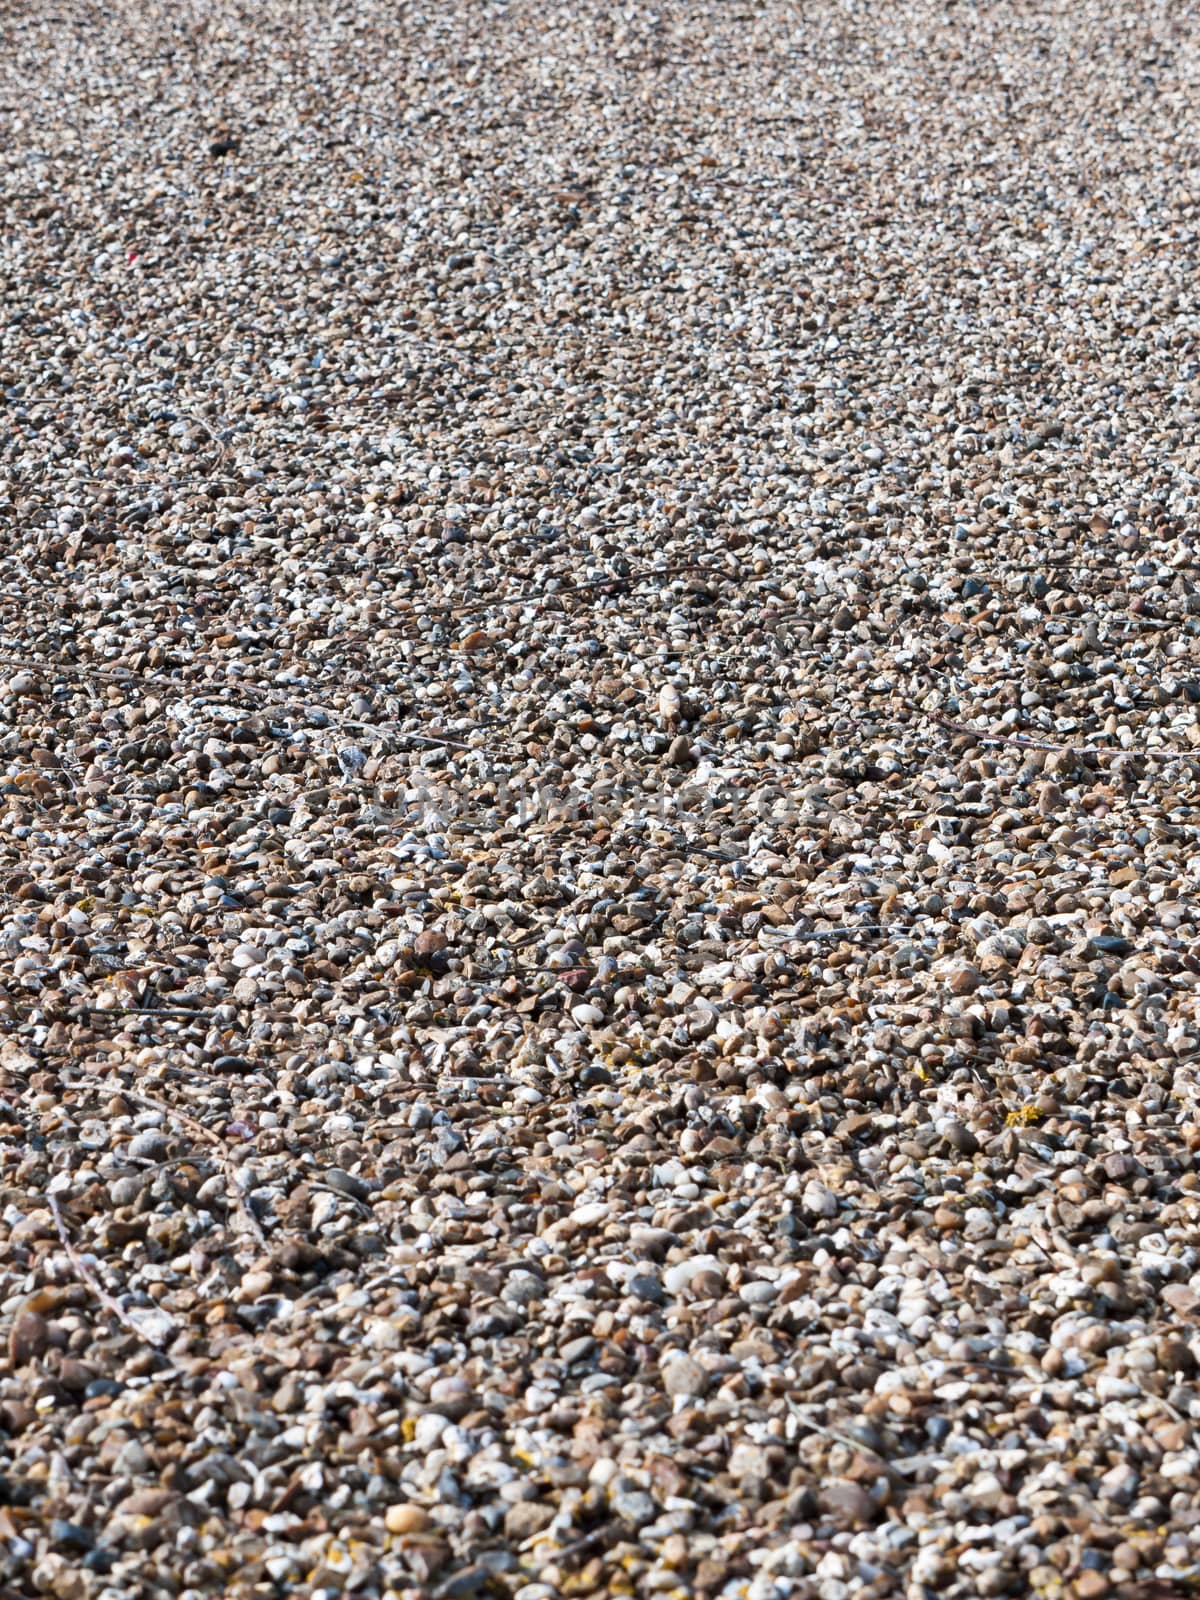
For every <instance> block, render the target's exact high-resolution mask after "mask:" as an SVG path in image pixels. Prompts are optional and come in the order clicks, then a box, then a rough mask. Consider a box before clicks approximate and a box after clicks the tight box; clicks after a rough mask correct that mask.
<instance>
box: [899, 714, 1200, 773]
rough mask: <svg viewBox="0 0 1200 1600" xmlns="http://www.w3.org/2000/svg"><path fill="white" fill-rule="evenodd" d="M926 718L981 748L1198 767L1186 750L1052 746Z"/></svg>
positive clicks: (937, 716)
mask: <svg viewBox="0 0 1200 1600" xmlns="http://www.w3.org/2000/svg"><path fill="white" fill-rule="evenodd" d="M925 715H926V716H927V717H928V718H929V720H930V721H931V722H936V723H937V724H938V725H939V727H942V728H949V730H950V731H951V733H965V734H967V735H968V736H969V737H970V738H972V739H975V740H977V741H978V742H979V743H980V744H1010V745H1015V746H1016V748H1017V749H1018V750H1044V751H1047V752H1048V753H1049V754H1051V755H1059V756H1162V757H1163V758H1164V760H1168V761H1187V762H1189V763H1190V764H1192V765H1193V766H1195V765H1197V762H1196V758H1195V757H1194V756H1189V755H1188V754H1187V753H1186V751H1183V750H1169V749H1150V748H1147V747H1146V746H1145V745H1142V746H1141V747H1140V748H1139V749H1137V750H1122V749H1120V748H1114V747H1113V746H1112V745H1104V744H1051V743H1049V741H1047V740H1044V739H1026V738H1023V737H1020V736H1017V735H1014V734H1003V733H984V731H983V730H982V729H981V728H973V727H972V726H971V725H970V723H967V722H952V721H951V720H950V718H949V717H943V716H939V715H938V713H937V712H936V711H927V712H925Z"/></svg>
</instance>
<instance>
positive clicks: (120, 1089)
mask: <svg viewBox="0 0 1200 1600" xmlns="http://www.w3.org/2000/svg"><path fill="white" fill-rule="evenodd" d="M110 1087H111V1088H112V1090H113V1093H114V1094H119V1095H121V1096H123V1098H124V1099H126V1100H136V1101H138V1102H139V1103H140V1104H142V1105H147V1106H150V1107H151V1108H152V1109H153V1110H155V1111H161V1112H162V1114H163V1115H164V1116H165V1117H173V1118H174V1119H175V1121H176V1122H178V1123H179V1124H180V1125H181V1126H182V1127H184V1128H186V1129H187V1130H188V1132H189V1133H192V1134H194V1135H195V1137H196V1138H197V1139H202V1140H204V1142H205V1143H206V1144H210V1145H212V1146H213V1147H214V1148H215V1149H216V1150H217V1152H218V1156H217V1160H218V1162H219V1164H220V1167H221V1171H222V1172H223V1173H224V1175H225V1181H226V1182H227V1183H228V1185H229V1188H230V1192H231V1194H232V1197H233V1203H234V1205H235V1206H236V1207H237V1210H238V1212H239V1214H240V1215H241V1217H242V1219H243V1221H244V1222H245V1224H246V1227H247V1229H248V1231H249V1232H250V1233H252V1234H253V1235H254V1238H255V1239H256V1240H257V1242H258V1243H259V1244H260V1245H261V1246H262V1248H263V1249H264V1250H266V1249H268V1248H269V1247H268V1245H267V1236H266V1234H265V1233H264V1232H263V1231H262V1227H261V1225H260V1223H259V1220H258V1218H257V1217H256V1216H255V1215H254V1213H253V1211H251V1209H250V1203H249V1201H248V1200H247V1199H246V1195H245V1191H244V1190H243V1189H242V1186H241V1184H240V1182H239V1181H238V1177H237V1174H236V1173H235V1172H234V1171H233V1168H232V1166H231V1164H230V1162H229V1156H228V1146H227V1145H226V1143H225V1141H224V1139H222V1138H221V1135H220V1134H219V1133H214V1132H213V1131H212V1129H211V1128H206V1127H205V1126H204V1124H203V1123H202V1122H198V1121H197V1120H196V1118H195V1117H192V1116H189V1115H188V1113H187V1112H186V1111H181V1110H180V1109H179V1107H178V1106H173V1105H171V1104H170V1102H169V1101H166V1100H159V1099H158V1098H157V1097H156V1096H155V1095H152V1094H146V1093H144V1092H143V1091H142V1090H140V1089H128V1088H126V1087H125V1085H124V1084H122V1083H120V1082H119V1081H118V1082H117V1083H115V1084H112V1085H110Z"/></svg>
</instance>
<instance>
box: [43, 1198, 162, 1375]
mask: <svg viewBox="0 0 1200 1600" xmlns="http://www.w3.org/2000/svg"><path fill="white" fill-rule="evenodd" d="M47 1199H48V1200H49V1203H50V1214H51V1216H52V1217H53V1218H54V1226H55V1227H56V1228H57V1229H58V1237H59V1238H60V1239H61V1240H62V1247H63V1249H64V1250H65V1251H66V1253H67V1259H68V1260H69V1261H70V1263H71V1265H72V1267H73V1268H74V1269H75V1272H76V1275H77V1276H78V1278H79V1280H80V1282H81V1283H83V1284H85V1285H86V1286H87V1288H89V1289H90V1290H91V1291H92V1293H93V1294H94V1295H95V1297H96V1299H97V1300H98V1301H99V1302H100V1304H101V1305H102V1306H103V1307H104V1309H105V1311H108V1312H111V1314H112V1315H113V1316H114V1317H116V1319H117V1321H118V1322H119V1323H120V1324H121V1326H122V1327H124V1328H128V1330H129V1332H130V1333H132V1334H133V1335H134V1337H135V1338H137V1339H141V1340H142V1341H143V1342H144V1343H146V1344H148V1345H151V1346H152V1347H153V1348H154V1349H155V1350H157V1349H159V1348H160V1347H159V1345H158V1344H156V1343H155V1341H154V1340H153V1339H152V1338H151V1337H150V1336H149V1334H148V1333H147V1332H146V1330H145V1329H144V1328H139V1327H138V1325H137V1323H136V1322H135V1321H134V1320H133V1318H132V1317H131V1316H130V1315H129V1313H128V1311H126V1309H125V1307H124V1306H123V1305H122V1304H121V1302H120V1301H119V1300H115V1299H114V1298H113V1297H112V1295H111V1294H109V1292H108V1290H107V1289H106V1288H105V1287H104V1285H103V1284H102V1283H101V1282H100V1279H99V1278H98V1277H97V1276H96V1274H95V1273H94V1272H93V1271H92V1269H91V1267H90V1266H89V1265H88V1263H87V1262H86V1261H85V1260H84V1259H83V1257H82V1256H81V1255H80V1253H79V1251H78V1250H76V1248H75V1246H74V1244H72V1242H71V1235H70V1234H69V1233H68V1232H67V1225H66V1222H65V1221H64V1220H63V1214H62V1211H61V1210H60V1208H59V1204H58V1196H57V1195H56V1194H55V1193H54V1192H53V1190H51V1192H50V1193H49V1195H48V1196H47Z"/></svg>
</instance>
